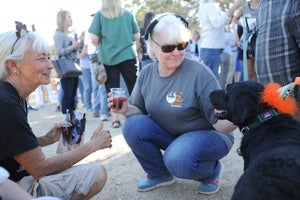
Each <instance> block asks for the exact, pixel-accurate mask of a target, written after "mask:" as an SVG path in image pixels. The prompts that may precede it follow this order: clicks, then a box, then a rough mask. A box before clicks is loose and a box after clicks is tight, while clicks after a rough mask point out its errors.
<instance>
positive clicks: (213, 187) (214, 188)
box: [198, 164, 223, 194]
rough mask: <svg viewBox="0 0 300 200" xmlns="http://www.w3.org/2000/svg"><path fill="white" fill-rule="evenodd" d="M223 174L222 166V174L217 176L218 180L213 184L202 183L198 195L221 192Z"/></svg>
mask: <svg viewBox="0 0 300 200" xmlns="http://www.w3.org/2000/svg"><path fill="white" fill-rule="evenodd" d="M222 173H223V166H222V164H221V169H220V173H219V175H218V176H217V178H215V180H213V181H212V182H211V183H207V184H204V183H200V185H199V186H198V193H201V194H215V193H217V192H218V191H219V189H220V178H221V175H222Z"/></svg>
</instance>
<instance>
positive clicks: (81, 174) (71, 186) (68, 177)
mask: <svg viewBox="0 0 300 200" xmlns="http://www.w3.org/2000/svg"><path fill="white" fill-rule="evenodd" d="M106 180H107V174H106V170H105V168H104V167H103V166H102V165H101V164H100V163H99V162H91V163H87V164H81V165H75V166H73V167H71V168H68V169H66V170H64V171H62V172H60V173H57V174H53V175H49V176H44V177H43V178H41V179H40V180H39V182H38V183H37V182H36V181H35V180H34V179H33V177H32V176H26V177H24V178H23V179H21V180H20V181H19V182H18V184H19V185H20V186H21V187H22V188H24V189H25V190H26V191H28V192H29V193H30V194H33V196H34V197H42V196H54V197H58V198H60V199H91V198H92V197H93V196H94V195H96V194H98V193H99V192H100V191H101V190H102V188H103V186H104V185H105V183H106Z"/></svg>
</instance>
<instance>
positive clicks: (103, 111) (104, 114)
mask: <svg viewBox="0 0 300 200" xmlns="http://www.w3.org/2000/svg"><path fill="white" fill-rule="evenodd" d="M98 93H99V100H100V115H101V116H100V119H101V121H106V120H107V119H108V117H109V116H110V114H109V108H108V106H107V92H106V89H105V85H104V84H101V85H99V90H98Z"/></svg>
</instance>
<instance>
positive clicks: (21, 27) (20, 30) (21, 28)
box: [10, 21, 34, 54]
mask: <svg viewBox="0 0 300 200" xmlns="http://www.w3.org/2000/svg"><path fill="white" fill-rule="evenodd" d="M15 23H16V36H17V39H16V41H15V42H14V44H13V46H12V49H11V53H10V54H12V53H13V52H14V48H15V45H16V43H17V42H18V41H19V39H20V38H21V37H23V36H24V35H25V34H26V33H28V32H29V31H28V30H27V28H26V25H25V24H23V23H22V22H18V21H15ZM33 28H34V26H33Z"/></svg>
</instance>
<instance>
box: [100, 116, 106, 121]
mask: <svg viewBox="0 0 300 200" xmlns="http://www.w3.org/2000/svg"><path fill="white" fill-rule="evenodd" d="M100 120H101V121H103V122H104V121H108V117H106V116H101V117H100Z"/></svg>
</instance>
